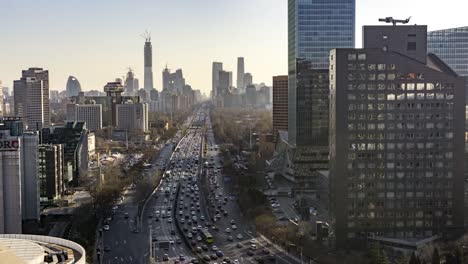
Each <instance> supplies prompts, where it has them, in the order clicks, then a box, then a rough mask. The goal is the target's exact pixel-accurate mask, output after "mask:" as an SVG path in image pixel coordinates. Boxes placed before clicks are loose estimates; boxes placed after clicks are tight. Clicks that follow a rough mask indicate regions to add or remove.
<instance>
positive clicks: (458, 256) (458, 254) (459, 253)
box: [455, 246, 464, 263]
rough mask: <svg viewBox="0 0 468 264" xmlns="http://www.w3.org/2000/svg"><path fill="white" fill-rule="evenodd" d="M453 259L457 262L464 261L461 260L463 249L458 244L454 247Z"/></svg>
mask: <svg viewBox="0 0 468 264" xmlns="http://www.w3.org/2000/svg"><path fill="white" fill-rule="evenodd" d="M455 260H456V261H457V263H464V262H463V250H462V248H461V247H460V246H458V247H457V248H456V249H455Z"/></svg>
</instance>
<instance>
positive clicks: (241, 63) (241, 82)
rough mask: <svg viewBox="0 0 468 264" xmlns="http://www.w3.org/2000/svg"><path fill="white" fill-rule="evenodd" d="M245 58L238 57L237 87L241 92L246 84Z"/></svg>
mask: <svg viewBox="0 0 468 264" xmlns="http://www.w3.org/2000/svg"><path fill="white" fill-rule="evenodd" d="M244 73H245V69H244V58H243V57H239V58H237V84H236V86H237V89H239V90H240V91H241V92H242V91H244V89H245V85H244Z"/></svg>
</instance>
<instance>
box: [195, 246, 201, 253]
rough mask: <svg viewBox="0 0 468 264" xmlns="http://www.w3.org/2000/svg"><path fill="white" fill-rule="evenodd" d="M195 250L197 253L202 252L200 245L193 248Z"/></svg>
mask: <svg viewBox="0 0 468 264" xmlns="http://www.w3.org/2000/svg"><path fill="white" fill-rule="evenodd" d="M195 251H196V252H197V253H202V252H203V250H202V248H201V247H197V248H196V249H195Z"/></svg>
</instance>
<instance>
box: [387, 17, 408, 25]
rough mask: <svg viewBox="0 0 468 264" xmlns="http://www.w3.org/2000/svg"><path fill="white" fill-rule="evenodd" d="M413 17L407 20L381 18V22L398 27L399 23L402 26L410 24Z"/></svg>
mask: <svg viewBox="0 0 468 264" xmlns="http://www.w3.org/2000/svg"><path fill="white" fill-rule="evenodd" d="M410 19H411V17H408V18H407V19H404V20H403V19H393V17H386V18H379V22H385V23H392V24H393V25H394V26H396V24H397V23H401V24H408V22H409V21H410Z"/></svg>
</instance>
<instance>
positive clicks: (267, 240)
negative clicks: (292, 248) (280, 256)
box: [257, 233, 316, 264]
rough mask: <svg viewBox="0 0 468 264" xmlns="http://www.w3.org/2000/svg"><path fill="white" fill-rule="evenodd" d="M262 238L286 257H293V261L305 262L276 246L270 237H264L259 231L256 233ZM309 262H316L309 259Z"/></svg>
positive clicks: (313, 263)
mask: <svg viewBox="0 0 468 264" xmlns="http://www.w3.org/2000/svg"><path fill="white" fill-rule="evenodd" d="M257 234H258V235H259V236H260V237H261V238H262V239H263V240H265V241H266V242H268V243H269V244H270V245H271V246H273V247H274V248H275V249H276V250H278V251H280V252H282V253H284V254H285V255H287V256H288V257H290V258H291V259H293V260H294V261H296V262H297V263H301V264H302V263H307V260H301V259H299V258H298V257H296V256H295V255H293V254H290V253H289V252H287V251H286V250H284V249H283V248H282V247H280V246H278V245H277V244H275V243H273V242H272V241H271V240H270V239H268V238H267V237H265V236H264V235H262V234H260V233H257ZM309 263H312V264H316V262H314V261H313V260H310V262H309Z"/></svg>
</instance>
